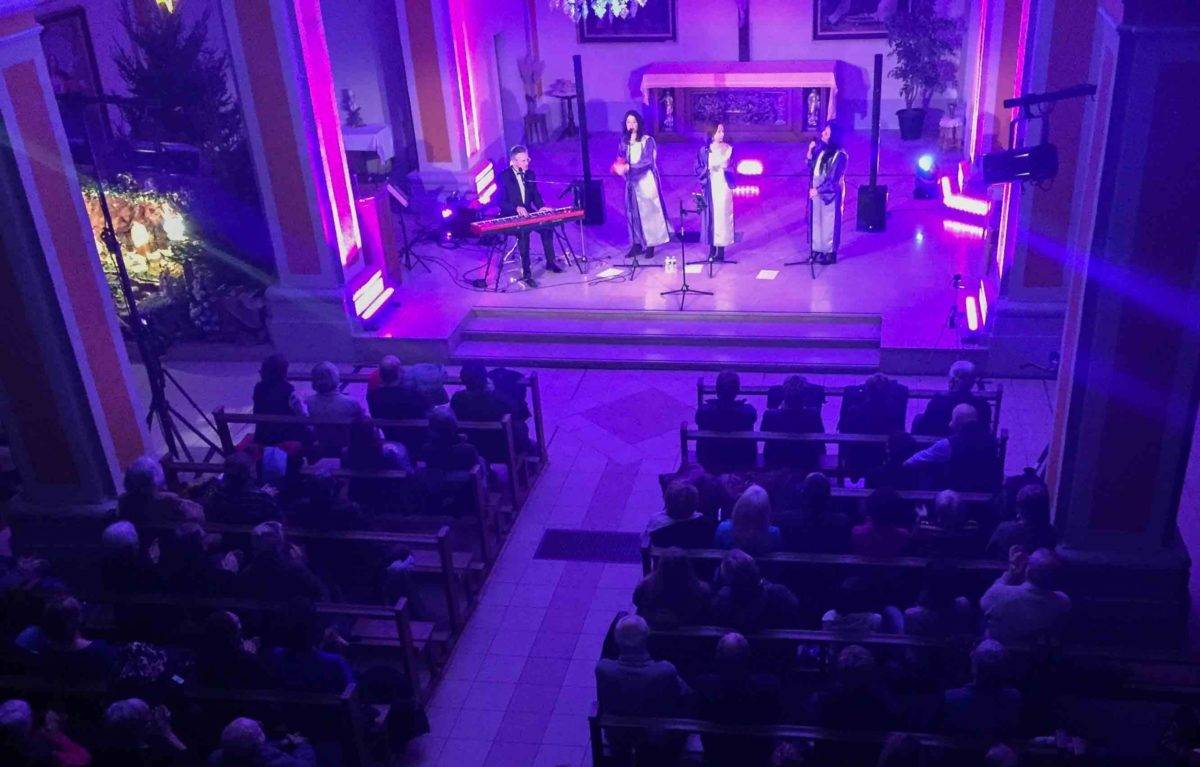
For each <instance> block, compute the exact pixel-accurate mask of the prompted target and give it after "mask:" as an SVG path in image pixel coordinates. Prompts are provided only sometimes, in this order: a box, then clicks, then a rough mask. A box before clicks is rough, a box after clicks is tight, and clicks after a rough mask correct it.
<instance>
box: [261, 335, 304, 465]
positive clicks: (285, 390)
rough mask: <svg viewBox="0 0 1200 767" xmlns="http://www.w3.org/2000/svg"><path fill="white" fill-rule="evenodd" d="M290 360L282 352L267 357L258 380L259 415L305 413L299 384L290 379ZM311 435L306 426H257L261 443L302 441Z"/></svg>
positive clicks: (275, 443) (276, 443)
mask: <svg viewBox="0 0 1200 767" xmlns="http://www.w3.org/2000/svg"><path fill="white" fill-rule="evenodd" d="M287 374H288V361H287V358H286V357H284V356H283V355H282V354H272V355H271V356H269V357H267V358H266V359H265V360H263V363H262V367H260V368H259V370H258V376H259V379H258V382H257V383H255V384H254V410H253V413H254V414H255V415H305V414H306V411H305V409H304V402H303V400H301V399H300V396H299V395H298V394H296V387H294V386H292V384H291V383H290V382H289V381H288V380H287ZM307 436H308V430H307V429H306V428H305V427H303V426H283V425H279V424H261V425H259V426H257V427H255V429H254V441H255V443H257V444H259V445H278V444H279V443H280V442H302V441H304V440H305V439H306V438H307Z"/></svg>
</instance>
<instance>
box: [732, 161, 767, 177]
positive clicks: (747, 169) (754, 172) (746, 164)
mask: <svg viewBox="0 0 1200 767" xmlns="http://www.w3.org/2000/svg"><path fill="white" fill-rule="evenodd" d="M737 172H738V175H741V176H761V175H762V174H763V164H762V160H738V164H737Z"/></svg>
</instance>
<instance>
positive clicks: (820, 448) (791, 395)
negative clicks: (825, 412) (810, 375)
mask: <svg viewBox="0 0 1200 767" xmlns="http://www.w3.org/2000/svg"><path fill="white" fill-rule="evenodd" d="M816 388H817V387H814V386H812V385H811V384H809V383H808V381H806V380H804V378H802V377H801V376H791V377H790V378H788V379H787V380H786V381H784V384H783V403H782V405H781V407H779V408H778V409H777V410H766V411H764V412H763V417H762V425H761V426H760V427H759V430H760V431H772V432H783V433H787V434H820V433H822V432H824V431H825V424H824V423H823V422H822V421H821V409H820V405H817V404H815V403H817V402H819V401H820V400H821V399H823V395H820V394H815V395H814V389H816ZM824 454H825V444H824V443H822V442H811V443H804V444H797V445H789V444H783V443H778V442H767V443H766V444H764V445H763V462H764V463H765V464H766V465H767V468H769V469H780V468H787V469H792V470H794V471H814V470H816V469H817V468H819V465H820V461H821V456H823V455H824Z"/></svg>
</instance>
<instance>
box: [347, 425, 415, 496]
mask: <svg viewBox="0 0 1200 767" xmlns="http://www.w3.org/2000/svg"><path fill="white" fill-rule="evenodd" d="M342 468H344V469H350V470H352V471H365V472H377V471H408V472H411V471H412V463H411V461H409V457H408V450H406V449H405V447H404V445H402V444H400V443H397V442H384V441H383V437H382V436H381V435H380V433H379V429H377V428H375V424H374V422H373V421H371V419H370V418H367V417H366V416H360V417H358V418H355V419H354V421H353V422H351V424H350V444H349V446H348V447H347V448H346V449H345V450H344V451H343V452H342ZM396 490H397V487H396V483H395V482H394V481H392V480H389V479H369V478H363V477H355V478H352V479H351V480H350V487H349V496H350V499H351V500H352V501H354V502H355V503H358V504H361V505H362V507H363V508H364V509H369V510H372V511H375V512H386V511H391V510H392V509H393V508H394V506H395V505H396V502H397V499H396V498H395V497H394V496H395V495H396V494H397V493H396Z"/></svg>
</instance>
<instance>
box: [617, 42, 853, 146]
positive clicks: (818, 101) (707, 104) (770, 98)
mask: <svg viewBox="0 0 1200 767" xmlns="http://www.w3.org/2000/svg"><path fill="white" fill-rule="evenodd" d="M841 66H844V65H843V64H842V62H839V61H832V60H823V61H665V62H659V63H657V64H650V65H648V66H646V67H644V68H643V69H642V72H641V86H640V87H641V92H642V100H643V102H644V103H645V104H646V107H647V117H648V118H649V121H650V124H651V126H652V129H653V131H654V135H655V136H656V137H658V138H660V139H662V140H667V141H670V140H672V139H675V140H693V139H696V138H699V137H700V136H701V135H702V134H703V133H704V131H706V130H707V129H708V128H710V127H711V126H712V125H714V124H715V123H718V122H722V123H724V124H725V128H726V130H728V131H729V132H730V133H731V134H733V135H736V136H737V139H736V140H743V141H744V140H750V141H801V140H804V139H806V138H809V137H811V136H814V135H816V134H817V133H819V132H820V131H821V129H822V128H824V127H825V123H826V122H828V121H829V120H832V119H833V118H834V117H836V116H837V92H838V81H839V76H838V74H839V69H840V67H841Z"/></svg>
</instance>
